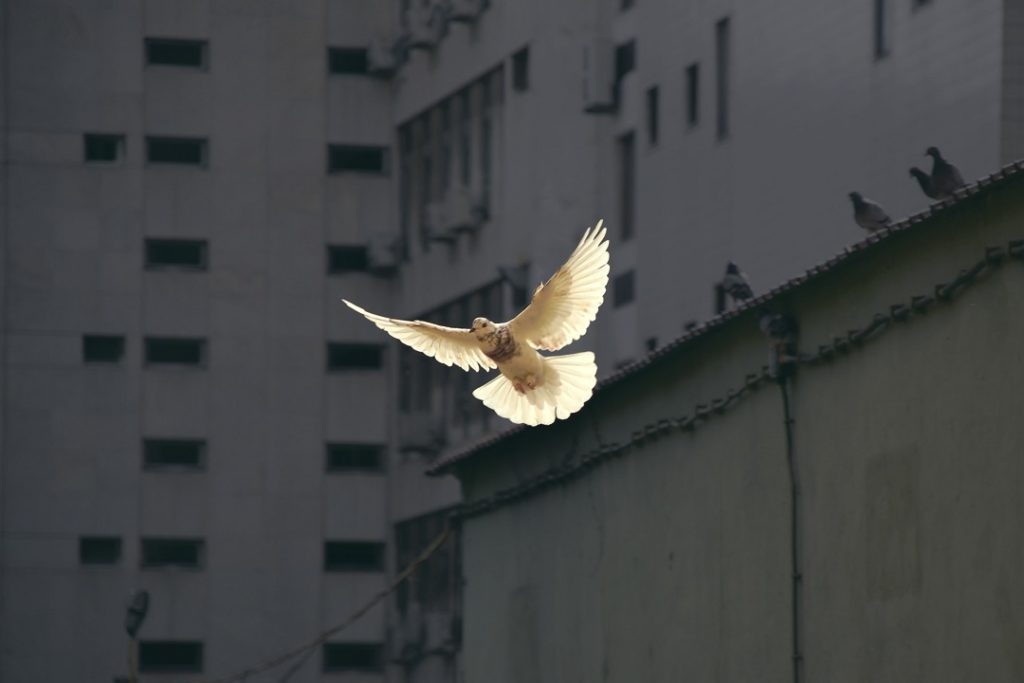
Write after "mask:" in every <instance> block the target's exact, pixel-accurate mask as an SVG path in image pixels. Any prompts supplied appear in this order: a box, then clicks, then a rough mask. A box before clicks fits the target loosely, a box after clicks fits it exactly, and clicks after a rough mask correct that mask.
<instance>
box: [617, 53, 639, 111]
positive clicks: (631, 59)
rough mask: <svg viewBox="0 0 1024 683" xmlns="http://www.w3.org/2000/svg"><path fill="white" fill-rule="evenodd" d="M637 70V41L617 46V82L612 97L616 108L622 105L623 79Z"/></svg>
mask: <svg viewBox="0 0 1024 683" xmlns="http://www.w3.org/2000/svg"><path fill="white" fill-rule="evenodd" d="M635 68H636V41H633V40H631V41H629V42H628V43H623V44H621V45H616V46H615V82H614V83H613V84H612V97H613V99H614V100H615V106H618V105H619V104H620V102H619V98H620V97H621V95H622V93H621V92H620V90H621V84H622V79H623V78H625V77H626V74H628V73H629V72H630V71H632V70H633V69H635Z"/></svg>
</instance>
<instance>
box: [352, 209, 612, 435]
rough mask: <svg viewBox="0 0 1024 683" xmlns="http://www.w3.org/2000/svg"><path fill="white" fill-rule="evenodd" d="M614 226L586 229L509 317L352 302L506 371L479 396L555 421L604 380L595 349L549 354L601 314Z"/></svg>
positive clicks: (515, 418)
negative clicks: (465, 321) (461, 322)
mask: <svg viewBox="0 0 1024 683" xmlns="http://www.w3.org/2000/svg"><path fill="white" fill-rule="evenodd" d="M606 234H607V229H606V228H603V227H601V222H598V224H597V226H595V228H594V229H593V230H590V229H588V230H587V231H586V232H585V233H584V234H583V239H581V240H580V242H579V244H578V245H577V246H576V249H575V250H574V251H573V252H572V255H570V256H569V259H568V260H567V261H566V262H565V263H564V264H563V265H562V267H561V268H559V269H558V272H556V273H555V274H554V275H552V276H551V279H549V280H548V281H547V282H545V283H543V284H541V285H540V286H539V287H537V289H536V291H534V293H533V300H532V301H531V302H530V305H528V306H527V307H526V308H524V309H523V310H522V311H521V312H520V313H519V315H517V316H516V317H515V318H513V319H512V320H509V321H508V322H504V323H494V322H491V321H490V320H488V319H487V318H476V319H474V320H473V325H472V327H470V328H469V329H466V328H456V327H444V326H442V325H435V324H433V323H428V322H423V321H422V320H398V319H396V318H386V317H384V316H380V315H375V314H373V313H370V312H368V311H365V310H363V309H362V308H360V307H359V306H356V305H355V304H353V303H351V302H349V301H345V304H346V305H347V306H348V307H349V308H351V309H352V310H354V311H356V312H357V313H361V314H362V315H364V316H365V317H366V318H367V319H368V320H369V321H370V322H372V323H373V324H374V325H376V326H377V327H379V328H380V329H382V330H384V331H385V332H387V333H388V334H390V335H391V336H392V337H394V338H395V339H397V340H398V341H400V342H402V343H403V344H407V345H409V346H411V347H412V348H414V349H416V350H417V351H420V352H421V353H424V354H426V355H428V356H430V357H432V358H434V359H436V360H437V361H438V362H440V363H444V364H445V365H449V366H450V365H457V366H459V367H460V368H462V369H463V370H467V371H468V370H474V371H476V370H480V369H481V368H483V369H485V370H490V369H493V368H497V369H498V371H499V372H500V373H501V374H499V375H498V376H497V377H495V378H494V379H492V380H491V381H490V382H488V383H487V384H484V385H483V386H481V387H479V388H477V389H476V391H474V392H473V396H475V397H476V398H478V399H480V400H481V401H483V402H484V405H486V406H488V407H489V408H491V409H492V410H494V412H496V413H497V414H498V415H501V416H502V417H504V418H508V419H509V420H511V421H512V422H517V423H520V424H527V425H531V426H534V425H538V424H545V425H547V424H551V423H552V422H554V421H555V419H565V418H567V417H569V416H570V415H572V414H573V413H575V412H576V411H577V410H579V409H580V408H582V407H583V404H584V403H586V402H587V400H588V399H589V398H590V395H591V393H593V390H594V385H595V384H596V383H597V364H596V363H595V362H594V354H593V353H591V352H590V351H584V352H583V353H573V354H569V355H564V356H542V355H540V354H539V353H537V350H538V349H539V350H543V351H557V350H559V349H561V348H562V347H563V346H566V345H567V344H569V343H571V342H573V341H575V340H576V339H579V338H580V337H582V336H583V334H584V333H585V332H586V331H587V327H588V326H589V325H590V323H591V321H593V320H594V318H595V317H596V316H597V309H598V308H600V306H601V303H602V302H603V301H604V294H605V289H606V288H607V286H608V270H609V267H608V241H607V240H605V235H606Z"/></svg>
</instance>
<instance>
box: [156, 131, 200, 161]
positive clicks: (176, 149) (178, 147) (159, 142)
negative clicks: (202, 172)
mask: <svg viewBox="0 0 1024 683" xmlns="http://www.w3.org/2000/svg"><path fill="white" fill-rule="evenodd" d="M206 152H207V145H206V140H204V139H203V138H173V137H148V138H146V159H147V160H148V161H149V163H151V164H180V165H184V166H205V165H206Z"/></svg>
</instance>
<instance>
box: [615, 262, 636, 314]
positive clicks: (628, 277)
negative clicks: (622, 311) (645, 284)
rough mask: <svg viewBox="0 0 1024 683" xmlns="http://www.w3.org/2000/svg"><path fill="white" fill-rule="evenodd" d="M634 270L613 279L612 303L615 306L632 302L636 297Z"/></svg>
mask: <svg viewBox="0 0 1024 683" xmlns="http://www.w3.org/2000/svg"><path fill="white" fill-rule="evenodd" d="M635 280H636V278H634V276H633V271H632V270H629V271H626V272H625V273H623V274H622V275H619V276H617V277H616V278H615V280H613V281H612V304H613V305H614V306H615V308H618V307H620V306H625V305H626V304H628V303H632V302H633V299H634V298H636V285H635Z"/></svg>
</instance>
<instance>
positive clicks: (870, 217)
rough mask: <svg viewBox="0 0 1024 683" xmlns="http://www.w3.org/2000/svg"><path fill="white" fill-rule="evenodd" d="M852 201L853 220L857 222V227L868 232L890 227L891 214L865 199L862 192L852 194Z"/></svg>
mask: <svg viewBox="0 0 1024 683" xmlns="http://www.w3.org/2000/svg"><path fill="white" fill-rule="evenodd" d="M850 201H852V202H853V220H855V221H857V225H859V226H860V227H862V228H864V229H865V230H867V231H868V232H875V231H876V230H882V229H883V228H888V227H889V224H890V223H891V220H890V219H889V214H887V213H886V212H885V209H883V208H882V207H881V206H879V205H878V204H876V203H875V202H873V201H871V200H870V199H865V198H864V197H863V196H861V194H860V192H851V193H850Z"/></svg>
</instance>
